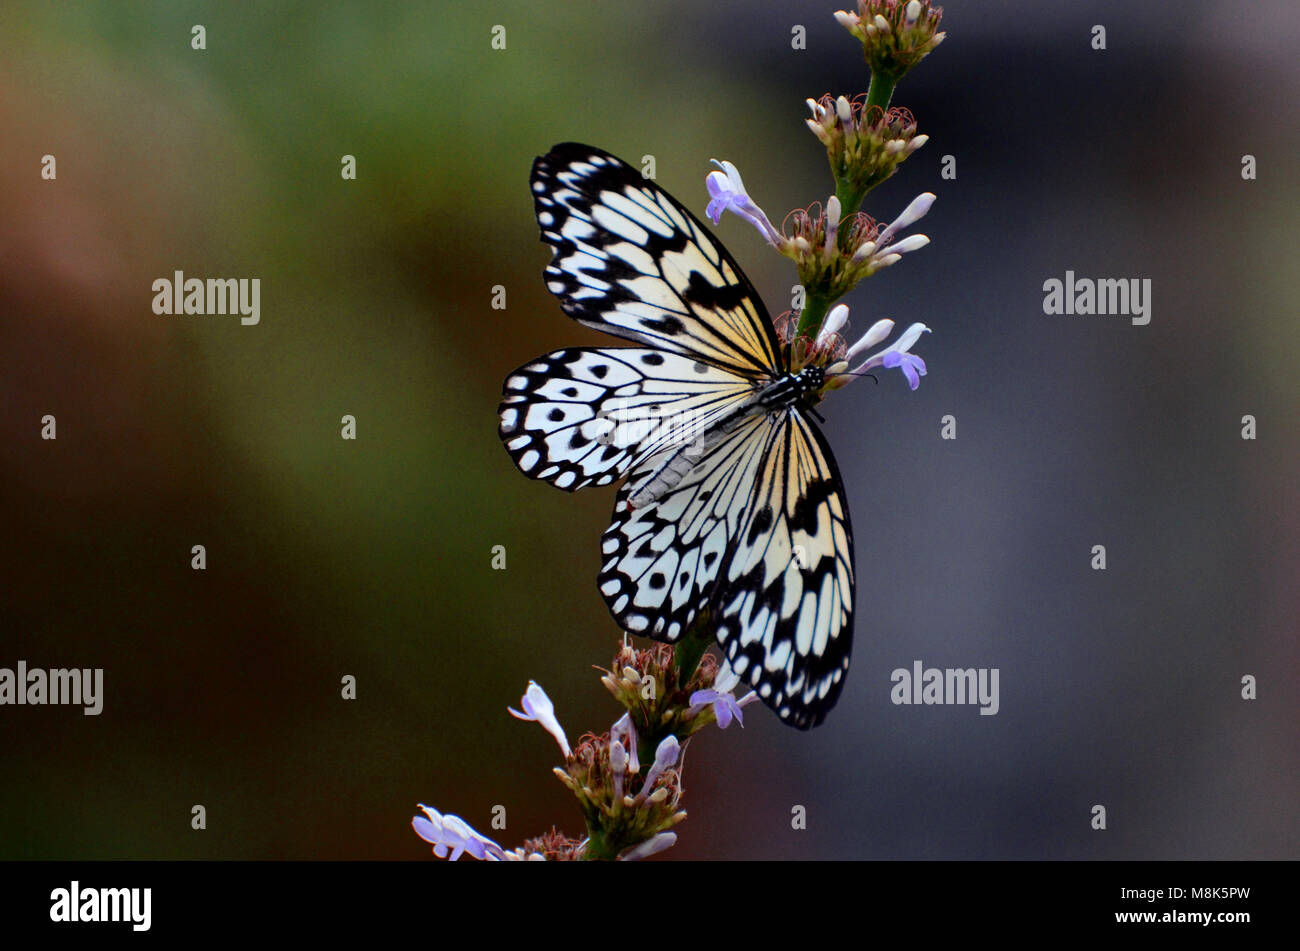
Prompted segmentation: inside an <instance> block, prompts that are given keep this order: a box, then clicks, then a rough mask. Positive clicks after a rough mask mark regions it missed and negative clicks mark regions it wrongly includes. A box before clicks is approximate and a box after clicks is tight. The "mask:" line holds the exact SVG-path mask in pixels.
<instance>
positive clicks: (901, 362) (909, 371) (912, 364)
mask: <svg viewBox="0 0 1300 951" xmlns="http://www.w3.org/2000/svg"><path fill="white" fill-rule="evenodd" d="M880 365H881V366H882V367H886V368H888V369H891V370H892V369H893V368H894V367H898V368H899V369H900V370H902V371H903V376H905V377H907V385H908V386H910V387H911V388H912V389H916V388H917V387H918V386H920V385H921V377H923V376H925V361H924V360H922V359H921V358H920V357H918V356H917V355H916V354H914V353H899V352H898V351H897V350H894V351H891V352H889V353H887V354H885V356H884V358H883V359H882V360H881V361H880Z"/></svg>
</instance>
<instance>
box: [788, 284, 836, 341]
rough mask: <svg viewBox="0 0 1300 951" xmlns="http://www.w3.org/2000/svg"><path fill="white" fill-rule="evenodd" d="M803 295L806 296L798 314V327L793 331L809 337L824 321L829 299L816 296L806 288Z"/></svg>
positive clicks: (824, 296) (819, 295)
mask: <svg viewBox="0 0 1300 951" xmlns="http://www.w3.org/2000/svg"><path fill="white" fill-rule="evenodd" d="M805 293H806V294H807V296H806V297H805V298H804V302H803V310H802V311H801V312H800V313H799V326H798V327H797V328H796V329H795V333H796V334H799V335H803V336H809V337H811V336H812V335H813V333H815V332H816V330H817V328H818V327H820V326H821V325H822V321H823V320H825V319H826V311H827V310H829V309H830V306H831V299H830V297H828V296H827V295H825V294H816V293H813V292H812V291H808V290H807V289H806V288H805Z"/></svg>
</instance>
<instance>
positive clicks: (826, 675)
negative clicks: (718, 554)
mask: <svg viewBox="0 0 1300 951" xmlns="http://www.w3.org/2000/svg"><path fill="white" fill-rule="evenodd" d="M776 429H777V435H776V438H775V439H773V441H772V444H771V446H770V447H769V449H768V452H767V454H766V456H765V458H764V460H763V467H762V470H761V471H760V472H759V474H758V478H757V480H756V482H755V491H754V497H753V498H752V499H751V501H750V504H749V506H748V507H747V509H746V516H747V517H746V521H745V523H744V524H743V525H742V526H741V528H740V531H739V532H738V533H737V535H736V536H735V538H734V539H733V547H732V549H731V555H730V557H729V559H728V561H727V565H726V570H725V571H724V573H723V577H722V578H721V579H720V581H719V582H718V585H717V591H716V598H715V607H714V608H713V615H712V617H713V619H714V621H715V623H716V625H717V629H716V636H717V639H718V643H719V644H720V645H721V646H722V648H723V651H724V652H725V654H726V656H727V660H728V662H729V663H730V664H731V667H732V669H733V670H734V671H735V672H736V673H737V674H739V675H740V678H741V681H742V682H746V683H749V684H750V685H751V686H753V688H754V689H755V690H757V691H758V694H759V696H760V697H761V698H762V699H763V700H764V701H765V702H766V703H767V704H768V705H769V706H770V707H772V709H774V710H775V711H776V712H777V715H778V716H780V717H781V719H783V720H785V721H786V722H788V723H790V724H791V725H793V726H797V727H799V728H801V729H807V728H808V727H812V726H816V725H817V724H818V723H820V722H821V721H822V719H823V718H824V717H825V715H826V711H827V710H829V709H830V708H831V707H832V706H834V705H835V701H836V699H837V698H838V696H839V692H840V689H841V687H842V686H843V680H844V675H845V673H846V672H847V671H848V667H849V653H850V647H851V643H852V636H853V597H854V585H853V530H852V527H851V526H850V523H849V508H848V504H847V503H846V501H845V498H844V487H843V484H842V483H841V481H840V476H839V472H838V470H837V468H836V466H835V460H834V457H833V456H832V455H831V451H830V447H829V446H827V445H826V441H825V438H824V437H823V436H822V434H821V432H820V431H819V430H818V429H817V428H816V426H814V425H813V424H812V423H811V422H810V421H809V420H808V419H807V418H806V417H805V416H804V415H803V413H802V412H801V411H800V410H799V409H797V408H795V407H790V408H788V409H787V410H786V411H785V413H784V417H783V419H782V420H781V421H780V422H779V423H777V424H776Z"/></svg>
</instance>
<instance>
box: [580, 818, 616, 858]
mask: <svg viewBox="0 0 1300 951" xmlns="http://www.w3.org/2000/svg"><path fill="white" fill-rule="evenodd" d="M616 858H618V854H617V853H616V852H613V851H611V850H610V848H609V846H608V845H607V844H606V843H605V833H604V832H603V831H602V830H600V829H597V828H594V827H593V826H592V825H591V823H587V845H586V846H585V847H584V848H583V850H582V860H583V861H584V862H612V861H614V860H615V859H616Z"/></svg>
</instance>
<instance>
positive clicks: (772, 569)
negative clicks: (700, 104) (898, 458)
mask: <svg viewBox="0 0 1300 951" xmlns="http://www.w3.org/2000/svg"><path fill="white" fill-rule="evenodd" d="M532 188H533V195H534V200H535V203H536V210H537V218H538V223H539V224H540V225H541V228H542V239H543V241H545V242H546V243H548V244H550V245H551V246H552V248H553V258H552V261H551V263H550V265H549V266H548V267H547V268H546V271H545V277H546V282H547V287H548V288H549V289H550V290H551V292H552V293H554V294H555V295H556V296H557V297H558V298H559V300H560V304H561V307H562V308H563V309H564V310H565V312H566V313H568V314H569V315H570V316H572V317H574V318H575V319H577V320H578V321H580V322H581V323H583V324H586V325H588V326H592V327H595V328H597V329H600V330H603V331H605V332H607V333H610V334H613V335H615V336H619V337H622V338H624V339H626V340H629V341H631V342H632V343H634V344H635V345H636V346H632V347H609V348H570V349H565V350H559V351H555V352H553V353H550V354H547V355H545V356H543V357H541V358H539V359H538V360H535V361H533V362H531V363H528V364H525V365H524V366H522V367H520V368H519V369H517V370H516V371H514V373H512V374H510V375H509V376H507V378H506V383H505V388H504V395H503V398H502V403H501V409H500V419H501V424H500V433H501V438H502V440H503V442H504V443H505V446H506V449H507V451H508V452H509V453H510V455H511V457H512V458H513V459H514V461H515V463H516V465H518V467H519V468H520V469H521V470H522V471H523V472H524V473H525V474H527V475H529V476H530V477H533V478H536V479H541V480H544V481H547V482H550V483H551V484H552V485H555V486H557V487H558V488H562V489H566V490H569V491H573V490H576V489H579V488H583V487H585V486H590V485H604V484H609V483H611V482H614V481H616V480H619V479H621V480H623V481H622V485H621V487H620V488H619V491H618V494H617V499H616V503H615V507H614V514H613V517H612V519H611V524H610V526H609V528H608V529H607V530H606V531H605V533H604V535H603V536H602V538H601V552H602V555H603V557H604V562H603V564H602V568H601V571H600V574H599V576H598V579H597V581H598V586H599V589H600V592H601V594H602V596H603V597H604V598H605V601H606V604H607V605H608V607H609V609H610V612H611V613H612V614H613V616H614V618H615V620H616V621H617V622H618V623H619V625H620V626H621V627H622V628H623V629H624V630H627V631H631V632H632V633H635V634H641V635H644V636H648V637H652V638H655V639H658V640H663V641H669V642H674V641H676V640H678V639H679V638H680V637H682V636H683V635H684V634H685V633H686V632H687V631H688V630H691V629H692V626H693V625H694V624H695V623H696V622H697V621H699V620H702V619H706V620H707V622H708V625H709V626H710V628H711V629H712V632H713V634H714V637H715V639H716V641H717V643H718V645H719V647H720V648H721V650H722V651H723V653H724V655H725V656H726V658H727V661H728V663H729V664H730V665H731V667H732V669H733V670H734V671H735V672H736V673H737V674H738V675H739V676H740V679H741V681H742V682H744V683H747V684H749V685H751V686H752V687H753V689H754V690H756V691H757V692H758V694H759V696H760V698H761V699H762V700H763V701H764V702H765V703H767V704H768V706H770V707H771V708H772V709H773V710H775V711H776V712H777V714H778V715H779V716H780V717H781V719H782V720H784V721H785V722H787V723H789V724H791V725H793V726H796V727H799V728H801V729H807V728H808V727H811V726H815V725H817V724H818V723H820V722H821V721H822V719H823V718H824V717H825V715H826V712H827V711H828V710H829V709H830V708H831V707H832V706H833V705H834V704H835V701H836V699H837V698H838V695H839V692H840V689H841V688H842V685H843V678H844V674H845V672H846V671H847V669H848V665H849V654H850V643H851V638H852V621H853V606H854V565H853V541H852V530H851V528H850V523H849V513H848V506H847V503H846V502H845V499H844V489H843V485H842V484H841V481H840V477H839V473H838V471H837V469H836V466H835V462H834V458H833V456H832V455H831V452H830V448H829V446H828V445H827V444H826V441H825V437H824V436H823V435H822V433H821V432H820V430H819V429H818V428H817V426H816V424H815V423H814V422H813V420H812V419H810V418H809V413H810V412H811V411H812V405H813V404H814V403H815V402H816V401H817V400H818V399H819V398H820V394H821V391H822V388H823V386H824V384H825V382H826V380H825V374H824V371H823V368H822V367H821V366H819V365H808V366H804V367H802V368H801V369H799V370H798V371H797V372H791V370H790V368H789V366H788V364H787V362H786V358H785V356H784V354H783V349H782V347H781V346H780V344H779V343H778V340H777V335H776V332H775V330H774V328H773V324H772V320H771V318H770V317H769V316H768V314H767V311H766V309H765V308H764V307H763V304H762V302H761V300H760V299H759V297H758V295H757V293H756V292H755V291H754V289H753V287H752V285H751V284H750V282H749V281H748V280H747V279H746V278H745V276H744V274H743V273H742V272H741V270H740V268H739V265H737V264H736V262H735V261H734V259H732V257H731V255H730V254H729V253H728V252H727V251H726V249H725V248H723V247H722V245H721V244H720V243H719V242H718V241H717V240H716V239H714V237H713V236H712V235H711V234H710V233H709V232H708V230H707V229H706V228H705V227H704V225H702V224H701V223H700V222H699V220H698V219H697V218H695V216H694V215H692V214H691V213H690V212H689V211H687V210H686V209H685V208H684V207H682V206H681V205H680V204H679V203H678V202H677V201H676V200H675V199H673V198H672V197H671V196H670V195H668V194H667V193H666V192H665V191H663V190H662V189H660V188H659V187H658V186H657V185H655V184H654V183H653V182H650V181H647V180H645V179H644V178H643V177H642V176H641V174H640V172H638V171H637V170H636V169H633V168H632V167H630V166H628V165H627V164H625V163H623V162H622V161H620V160H619V159H617V158H615V157H614V156H612V155H609V154H608V153H605V152H603V151H601V150H599V149H595V148H592V147H591V146H585V145H578V144H575V143H568V144H565V145H559V146H556V147H555V148H554V149H552V151H551V152H550V153H549V154H548V155H546V156H543V157H541V158H539V159H538V160H537V162H536V163H535V164H534V167H533V178H532Z"/></svg>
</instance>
